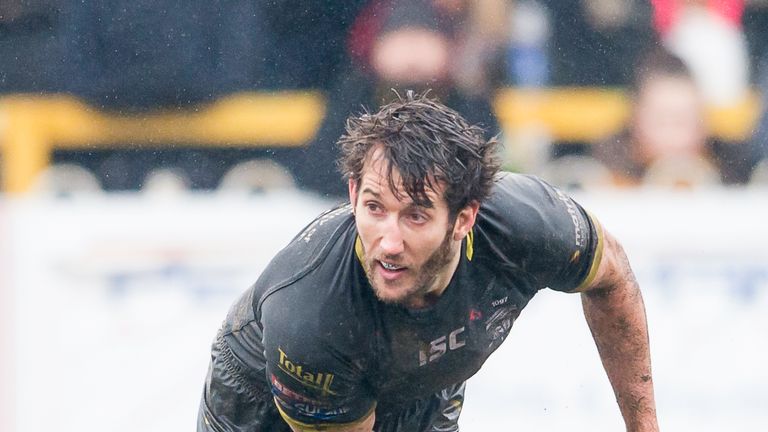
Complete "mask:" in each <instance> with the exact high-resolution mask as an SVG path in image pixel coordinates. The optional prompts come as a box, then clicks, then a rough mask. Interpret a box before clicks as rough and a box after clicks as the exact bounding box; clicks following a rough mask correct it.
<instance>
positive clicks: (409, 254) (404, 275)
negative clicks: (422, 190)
mask: <svg viewBox="0 0 768 432" xmlns="http://www.w3.org/2000/svg"><path fill="white" fill-rule="evenodd" d="M393 175H395V179H394V180H395V184H396V185H398V189H399V191H400V192H401V193H400V195H402V200H401V199H398V196H397V195H396V194H395V193H394V192H393V191H392V190H390V187H389V181H388V177H387V162H386V161H385V160H384V159H383V158H382V157H381V151H380V150H379V149H377V148H374V149H373V150H372V155H371V157H370V158H369V160H368V162H366V165H365V168H364V169H363V174H362V178H361V181H360V185H359V187H358V186H357V185H356V184H354V182H352V181H350V185H349V189H350V200H351V202H352V203H353V206H354V209H355V219H356V224H357V231H358V235H359V237H360V241H361V243H362V246H363V250H364V252H365V262H364V263H363V265H364V267H365V272H366V275H367V276H368V280H369V281H370V284H371V286H372V287H373V290H374V292H375V294H376V296H377V297H378V298H379V299H380V300H381V301H383V302H387V303H398V304H403V305H406V306H409V307H414V308H419V307H424V306H427V305H429V304H430V302H431V301H433V300H434V298H436V297H437V296H439V295H440V294H442V292H443V290H444V289H445V287H446V286H447V284H448V282H449V281H450V278H451V276H452V275H453V272H454V270H455V268H456V265H457V264H458V261H459V250H460V245H461V240H462V239H463V238H464V236H465V235H466V234H467V232H468V231H469V230H470V229H471V227H472V224H473V223H474V217H475V215H476V213H477V207H476V206H468V207H467V208H465V209H463V210H462V211H460V212H459V214H458V215H457V217H456V218H455V222H453V223H452V221H451V220H450V217H449V211H448V206H447V204H446V202H445V199H444V198H443V197H442V187H439V186H438V187H437V188H438V190H437V191H436V190H432V189H428V190H427V195H428V197H429V198H430V200H431V201H432V203H433V206H432V207H424V206H418V205H416V204H414V203H413V202H412V201H411V199H410V197H408V196H407V195H406V194H405V193H404V192H402V189H400V186H399V185H400V178H399V175H397V173H396V171H395V172H393Z"/></svg>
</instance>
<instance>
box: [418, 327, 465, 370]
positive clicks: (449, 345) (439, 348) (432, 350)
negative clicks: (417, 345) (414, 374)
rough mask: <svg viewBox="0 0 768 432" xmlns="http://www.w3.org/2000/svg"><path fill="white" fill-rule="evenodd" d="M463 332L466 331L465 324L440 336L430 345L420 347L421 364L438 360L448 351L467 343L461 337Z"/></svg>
mask: <svg viewBox="0 0 768 432" xmlns="http://www.w3.org/2000/svg"><path fill="white" fill-rule="evenodd" d="M462 333H464V327H463V326H462V327H460V328H457V329H456V330H454V331H452V332H450V333H449V334H448V335H446V336H440V337H439V338H437V339H435V340H433V341H432V342H430V343H429V345H428V346H426V347H424V348H422V349H420V350H419V366H424V365H426V364H428V363H432V362H434V361H437V360H438V359H439V358H440V357H442V356H444V355H445V353H447V352H448V351H454V350H457V349H459V348H461V347H463V346H464V345H466V342H465V341H464V340H462V339H461V338H460V335H461V334H462Z"/></svg>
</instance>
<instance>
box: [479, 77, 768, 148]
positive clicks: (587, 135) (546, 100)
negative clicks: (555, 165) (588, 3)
mask: <svg viewBox="0 0 768 432" xmlns="http://www.w3.org/2000/svg"><path fill="white" fill-rule="evenodd" d="M494 110H495V112H496V115H497V117H498V119H499V123H500V124H501V125H502V129H504V130H505V131H507V132H511V131H515V130H520V129H524V128H526V127H531V126H534V127H542V128H544V129H546V130H547V132H548V133H549V135H550V136H551V137H552V139H553V140H555V141H583V142H593V141H596V140H599V139H601V138H605V137H608V136H610V135H611V134H614V133H617V132H619V131H620V130H621V129H622V127H624V125H625V124H626V122H627V119H628V117H629V99H628V97H627V94H626V92H625V91H623V90H620V89H611V88H588V87H584V88H575V87H574V88H548V89H513V88H507V89H502V90H499V92H498V93H497V94H496V99H495V100H494ZM759 112H760V98H759V97H758V95H757V94H756V93H751V94H750V95H749V96H748V97H746V98H744V100H742V101H741V102H740V103H738V104H736V105H733V106H730V107H709V108H708V109H707V113H706V115H707V121H708V126H709V129H710V131H711V132H712V134H713V135H714V136H716V137H719V138H723V139H726V140H733V141H743V140H745V139H747V138H749V136H750V135H751V134H752V130H753V128H754V125H755V123H756V121H757V117H758V115H759Z"/></svg>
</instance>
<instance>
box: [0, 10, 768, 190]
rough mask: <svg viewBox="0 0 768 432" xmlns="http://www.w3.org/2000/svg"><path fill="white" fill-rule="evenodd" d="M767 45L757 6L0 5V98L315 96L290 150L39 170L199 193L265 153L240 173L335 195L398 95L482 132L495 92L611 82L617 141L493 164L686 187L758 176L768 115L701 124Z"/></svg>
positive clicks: (579, 180)
mask: <svg viewBox="0 0 768 432" xmlns="http://www.w3.org/2000/svg"><path fill="white" fill-rule="evenodd" d="M767 46H768V1H765V0H752V1H748V0H576V1H559V0H344V1H325V2H318V1H307V0H265V1H254V0H227V1H223V0H208V1H199V0H198V1H173V0H151V1H150V0H130V1H128V0H92V1H82V0H3V1H2V2H0V94H16V93H32V94H57V93H67V94H72V95H75V96H76V97H78V98H80V99H82V100H83V101H85V102H87V103H88V104H90V105H91V106H93V107H95V108H96V109H99V110H103V111H106V112H118V113H126V114H135V113H143V112H150V111H154V110H159V109H192V108H193V107H195V106H200V105H203V104H206V103H210V102H212V101H215V100H217V99H219V98H222V97H225V96H227V95H229V94H233V93H238V92H244V91H277V90H310V89H311V90H318V91H320V92H322V93H323V94H324V95H325V98H326V103H327V108H326V109H327V111H326V117H325V119H324V121H323V123H322V125H321V127H320V129H319V130H318V132H317V134H316V136H315V138H314V139H313V140H312V142H310V143H307V145H306V146H304V147H302V148H298V149H282V148H264V149H257V150H254V149H244V148H238V146H237V143H232V148H230V149H222V148H216V149H207V148H187V147H179V146H177V147H175V148H168V147H162V148H154V149H152V148H147V146H145V145H137V146H136V148H128V149H125V148H123V149H113V150H107V151H98V152H97V151H79V152H78V151H70V152H57V153H56V154H54V161H55V162H59V163H69V164H74V165H77V166H79V167H82V168H85V169H87V170H88V172H90V173H93V174H94V175H95V176H96V177H97V179H98V182H99V186H100V187H101V188H103V189H106V190H126V189H127V190H132V189H140V188H142V187H143V186H146V185H147V184H149V183H152V182H150V181H149V180H150V179H151V178H150V175H151V174H153V173H154V177H152V178H154V179H155V180H156V179H158V178H162V175H157V174H158V173H157V170H166V171H165V172H166V173H168V172H172V173H173V175H174V176H175V178H180V179H181V182H182V184H183V186H184V187H189V188H194V189H213V188H216V187H218V185H219V184H220V183H221V182H222V179H224V178H225V177H226V176H227V173H228V172H229V171H231V170H232V168H233V167H240V169H242V165H241V164H240V163H241V162H243V161H246V160H252V159H260V160H269V161H270V162H271V163H275V164H278V165H269V164H267V165H265V164H260V165H259V164H256V165H252V166H255V167H257V168H255V169H261V170H262V172H264V173H266V172H267V171H269V172H272V171H275V170H274V167H275V166H278V167H285V169H287V170H288V171H289V173H290V176H289V177H287V178H290V179H295V181H296V183H298V184H299V185H300V186H301V187H302V188H306V189H309V190H312V191H316V192H319V193H324V194H328V195H331V196H340V195H342V194H343V193H344V187H343V183H342V181H341V178H340V175H339V174H338V173H337V172H336V169H335V166H334V160H335V157H336V149H335V141H336V139H337V138H338V137H339V136H340V135H341V133H342V132H343V129H344V119H345V118H346V117H347V116H348V115H349V114H350V113H352V112H360V111H361V110H362V109H364V108H363V107H370V108H371V109H373V108H375V106H377V105H378V104H380V103H381V102H384V101H386V100H389V99H392V98H393V97H396V92H398V91H401V92H402V91H404V90H405V89H415V90H418V91H427V90H428V91H429V92H430V94H431V95H433V96H435V97H438V98H439V99H441V100H442V101H443V102H445V103H447V104H448V105H449V106H451V107H453V108H454V109H456V110H457V111H459V112H460V113H462V114H463V115H464V116H465V117H467V118H468V119H469V120H470V121H472V122H474V123H480V124H482V125H483V126H484V127H485V128H486V129H487V131H488V133H489V135H491V134H496V133H497V132H499V130H501V125H500V124H499V121H498V119H497V117H496V115H495V114H496V113H495V111H494V106H493V102H494V95H495V94H496V92H497V91H498V90H499V89H500V88H505V87H514V88H531V89H547V88H553V87H563V86H575V87H585V86H586V87H606V88H616V87H618V88H623V89H626V91H627V94H628V95H629V100H630V114H629V120H628V121H627V123H626V125H625V127H624V129H623V130H622V131H620V132H619V133H618V134H616V135H615V136H611V137H605V138H603V139H600V140H596V141H595V142H544V143H539V144H537V145H540V146H542V147H543V148H545V149H546V160H545V161H543V163H541V164H533V165H531V164H528V165H527V166H526V165H525V164H520V163H517V164H516V163H515V155H514V154H511V155H507V157H509V164H508V167H509V168H511V169H519V170H523V171H530V172H534V173H537V174H541V175H544V176H545V177H548V178H549V179H550V180H551V181H553V182H555V183H559V184H560V185H561V186H566V187H592V186H615V187H633V186H638V185H644V184H651V185H663V186H670V187H685V188H690V187H698V186H701V185H707V186H712V185H721V184H726V185H730V184H746V183H749V182H768V163H766V160H768V113H766V112H765V111H764V112H763V113H762V114H761V118H760V119H759V120H758V122H757V125H756V127H755V130H754V131H753V132H752V133H751V134H750V136H749V137H748V138H745V139H739V140H727V139H722V138H718V137H716V136H715V135H714V134H713V133H712V131H711V130H710V129H709V128H708V122H707V119H706V109H707V108H711V107H715V108H717V107H721V108H728V107H732V106H736V105H738V104H740V103H742V102H743V101H744V100H747V99H748V98H749V97H751V96H752V95H753V94H754V93H755V92H757V94H763V95H764V96H763V98H764V99H765V98H768V49H766V47H767ZM0 103H2V102H1V101H0ZM762 106H763V107H765V106H768V101H765V100H764V102H763V103H762ZM139 144H140V143H139ZM510 148H515V146H513V145H510ZM238 164H240V165H238ZM265 167H268V168H269V169H265ZM265 175H266V174H265ZM241 177H242V178H248V176H241ZM155 183H157V182H155Z"/></svg>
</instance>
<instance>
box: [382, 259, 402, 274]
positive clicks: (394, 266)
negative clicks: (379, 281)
mask: <svg viewBox="0 0 768 432" xmlns="http://www.w3.org/2000/svg"><path fill="white" fill-rule="evenodd" d="M379 264H381V267H383V268H384V270H386V271H390V272H399V271H403V270H405V269H406V267H404V266H399V265H397V264H392V263H388V262H386V261H379Z"/></svg>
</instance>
